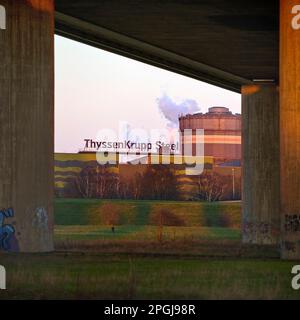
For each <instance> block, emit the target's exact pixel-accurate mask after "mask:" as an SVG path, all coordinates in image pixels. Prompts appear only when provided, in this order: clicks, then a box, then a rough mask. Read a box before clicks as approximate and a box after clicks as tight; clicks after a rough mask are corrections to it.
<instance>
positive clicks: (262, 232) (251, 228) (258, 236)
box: [243, 221, 279, 243]
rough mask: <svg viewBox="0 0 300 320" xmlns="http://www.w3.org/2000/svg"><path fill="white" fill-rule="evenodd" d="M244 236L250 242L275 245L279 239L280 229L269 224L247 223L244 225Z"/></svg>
mask: <svg viewBox="0 0 300 320" xmlns="http://www.w3.org/2000/svg"><path fill="white" fill-rule="evenodd" d="M243 235H244V238H245V239H247V241H249V242H253V243H255V242H257V241H258V242H259V241H262V242H266V243H273V242H274V241H275V239H276V238H278V235H279V230H278V228H276V227H274V226H272V224H270V223H268V222H263V221H261V222H256V223H255V222H245V223H243Z"/></svg>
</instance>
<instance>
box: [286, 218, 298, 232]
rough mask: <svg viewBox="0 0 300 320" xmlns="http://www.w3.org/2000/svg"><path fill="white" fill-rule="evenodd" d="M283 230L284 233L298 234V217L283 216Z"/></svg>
mask: <svg viewBox="0 0 300 320" xmlns="http://www.w3.org/2000/svg"><path fill="white" fill-rule="evenodd" d="M284 230H285V231H286V232H299V231H300V215H297V214H293V215H288V214H286V215H285V223H284Z"/></svg>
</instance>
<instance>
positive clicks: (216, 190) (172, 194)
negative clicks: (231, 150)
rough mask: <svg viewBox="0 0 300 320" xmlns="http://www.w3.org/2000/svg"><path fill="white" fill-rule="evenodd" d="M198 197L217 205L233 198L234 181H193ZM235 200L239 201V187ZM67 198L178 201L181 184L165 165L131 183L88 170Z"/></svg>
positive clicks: (208, 176)
mask: <svg viewBox="0 0 300 320" xmlns="http://www.w3.org/2000/svg"><path fill="white" fill-rule="evenodd" d="M193 179H194V183H195V184H196V187H197V188H196V195H195V199H193V200H196V199H197V200H204V201H218V200H226V199H231V198H232V178H231V176H224V175H220V174H218V173H215V172H212V171H205V172H204V173H202V174H201V175H200V176H199V177H197V178H193ZM236 184H237V188H236V189H237V192H236V195H235V196H236V198H237V199H238V198H240V191H239V190H240V186H239V183H237V182H236ZM65 191H66V193H67V194H65V195H64V196H68V197H79V198H98V199H135V200H178V199H179V198H180V184H179V181H178V178H177V176H176V175H175V172H174V169H173V168H171V167H168V166H165V165H152V166H148V167H147V168H146V170H145V171H144V172H137V173H136V174H135V175H134V176H133V177H132V178H131V179H121V178H120V176H119V175H118V174H116V173H113V172H112V171H111V170H110V168H109V167H107V166H99V165H97V166H89V167H85V168H84V169H82V170H81V172H80V173H78V174H77V176H76V177H75V178H74V179H71V180H70V181H69V182H68V185H67V186H66V187H65Z"/></svg>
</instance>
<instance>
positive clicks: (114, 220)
mask: <svg viewBox="0 0 300 320" xmlns="http://www.w3.org/2000/svg"><path fill="white" fill-rule="evenodd" d="M100 213H101V218H102V222H103V224H104V225H109V226H111V227H112V228H115V226H116V225H118V224H119V223H120V208H119V207H118V206H117V205H115V204H113V203H105V204H103V205H102V206H101V207H100Z"/></svg>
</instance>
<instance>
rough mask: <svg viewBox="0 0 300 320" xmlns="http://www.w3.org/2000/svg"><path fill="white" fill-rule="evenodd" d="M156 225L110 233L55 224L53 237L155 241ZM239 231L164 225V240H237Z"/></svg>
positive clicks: (99, 228)
mask: <svg viewBox="0 0 300 320" xmlns="http://www.w3.org/2000/svg"><path fill="white" fill-rule="evenodd" d="M157 229H158V228H157V227H155V226H136V225H125V226H117V227H116V228H115V233H112V231H111V228H110V227H109V226H97V225H96V226H93V225H81V226H56V227H55V239H56V240H62V239H71V240H95V239H98V240H101V239H102V240H104V239H119V240H122V239H127V240H142V241H155V240H156V239H157ZM240 237H241V232H240V230H238V229H232V228H219V227H211V228H209V227H164V228H163V238H164V240H167V241H168V240H180V239H193V240H210V239H219V240H223V239H227V240H231V239H232V240H239V239H240Z"/></svg>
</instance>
